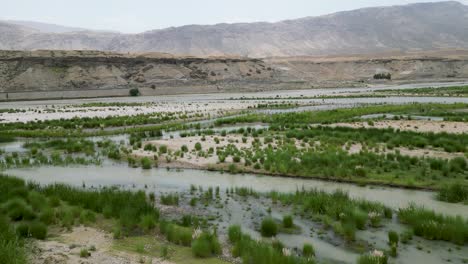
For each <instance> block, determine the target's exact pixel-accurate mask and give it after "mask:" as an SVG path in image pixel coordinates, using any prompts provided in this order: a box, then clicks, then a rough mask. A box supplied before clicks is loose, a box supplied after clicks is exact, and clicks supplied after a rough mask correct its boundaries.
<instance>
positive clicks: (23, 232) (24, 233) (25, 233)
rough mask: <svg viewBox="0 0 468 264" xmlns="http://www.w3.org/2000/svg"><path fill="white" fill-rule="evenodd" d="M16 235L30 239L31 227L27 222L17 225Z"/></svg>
mask: <svg viewBox="0 0 468 264" xmlns="http://www.w3.org/2000/svg"><path fill="white" fill-rule="evenodd" d="M15 230H16V234H17V235H18V236H19V237H29V225H28V224H27V223H25V222H20V223H19V224H18V225H16V229H15Z"/></svg>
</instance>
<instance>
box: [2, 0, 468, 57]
mask: <svg viewBox="0 0 468 264" xmlns="http://www.w3.org/2000/svg"><path fill="white" fill-rule="evenodd" d="M32 27H33V26H31V24H27V23H22V24H20V25H19V24H11V23H8V22H2V23H0V49H16V50H17V49H21V50H33V49H92V50H105V51H117V52H168V53H173V54H190V55H196V56H207V55H225V54H238V55H242V56H249V57H269V56H301V55H314V56H317V55H331V54H355V53H361V54H363V53H376V52H387V51H424V50H433V49H449V48H468V6H465V5H463V4H460V3H458V2H452V1H451V2H437V3H423V4H411V5H405V6H393V7H378V8H365V9H359V10H355V11H348V12H340V13H336V14H331V15H326V16H320V17H307V18H303V19H297V20H288V21H282V22H278V23H239V24H218V25H212V26H199V25H191V26H183V27H177V28H168V29H162V30H154V31H149V32H144V33H141V34H133V35H128V34H118V33H112V32H95V31H79V32H64V33H51V32H44V31H39V30H37V28H36V29H33V28H32ZM42 28H43V27H42ZM55 32H57V31H55Z"/></svg>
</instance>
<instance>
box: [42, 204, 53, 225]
mask: <svg viewBox="0 0 468 264" xmlns="http://www.w3.org/2000/svg"><path fill="white" fill-rule="evenodd" d="M39 220H40V221H41V222H43V223H44V224H46V225H50V224H53V223H55V213H54V210H53V209H52V208H50V207H46V208H44V209H42V212H41V213H40V214H39Z"/></svg>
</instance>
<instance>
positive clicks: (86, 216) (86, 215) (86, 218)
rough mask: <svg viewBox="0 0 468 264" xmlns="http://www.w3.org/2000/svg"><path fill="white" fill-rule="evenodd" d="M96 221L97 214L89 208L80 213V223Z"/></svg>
mask: <svg viewBox="0 0 468 264" xmlns="http://www.w3.org/2000/svg"><path fill="white" fill-rule="evenodd" d="M94 222H96V215H95V214H94V213H93V212H91V211H89V210H83V211H81V213H80V223H82V224H85V223H94Z"/></svg>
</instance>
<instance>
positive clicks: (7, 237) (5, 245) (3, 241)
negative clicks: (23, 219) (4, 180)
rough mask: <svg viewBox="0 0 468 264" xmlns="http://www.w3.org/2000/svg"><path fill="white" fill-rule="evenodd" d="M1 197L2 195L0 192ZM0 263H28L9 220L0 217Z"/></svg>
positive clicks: (21, 243) (22, 244) (19, 240)
mask: <svg viewBox="0 0 468 264" xmlns="http://www.w3.org/2000/svg"><path fill="white" fill-rule="evenodd" d="M0 190H1V186H0ZM1 195H2V193H1V192H0V196H1ZM0 263H5V264H26V263H28V261H27V257H26V251H25V249H24V243H23V241H22V240H21V239H18V237H17V235H16V234H15V230H14V229H13V228H12V226H11V225H10V223H9V220H8V219H7V218H6V217H3V216H0Z"/></svg>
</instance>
